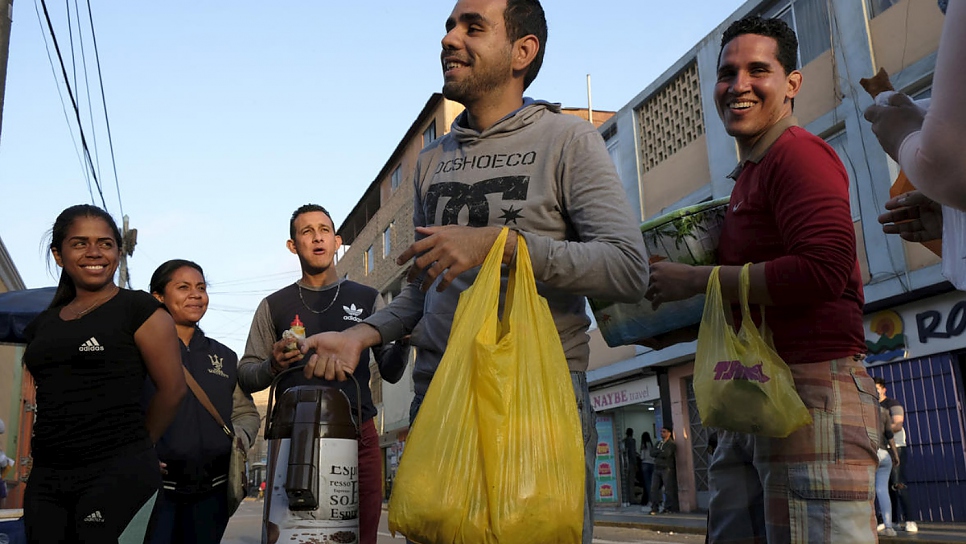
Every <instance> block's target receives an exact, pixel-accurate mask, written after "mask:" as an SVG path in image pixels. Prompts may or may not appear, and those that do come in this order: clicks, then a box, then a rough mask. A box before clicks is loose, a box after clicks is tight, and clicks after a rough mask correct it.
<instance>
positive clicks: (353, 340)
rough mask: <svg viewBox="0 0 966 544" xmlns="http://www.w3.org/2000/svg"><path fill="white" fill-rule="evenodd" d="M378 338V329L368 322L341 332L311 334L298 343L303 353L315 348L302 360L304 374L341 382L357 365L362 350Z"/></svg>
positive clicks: (309, 377)
mask: <svg viewBox="0 0 966 544" xmlns="http://www.w3.org/2000/svg"><path fill="white" fill-rule="evenodd" d="M380 341H381V336H380V335H379V331H377V330H376V329H375V328H374V327H372V326H370V325H365V324H362V325H355V326H353V327H351V328H348V329H346V330H344V331H342V332H323V333H319V334H313V335H312V336H309V337H308V338H306V339H305V340H303V341H301V342H300V343H299V349H300V350H301V352H302V353H303V354H305V353H308V352H309V351H312V350H315V353H314V354H313V355H312V356H311V357H309V360H308V362H307V363H305V371H304V372H305V377H306V379H311V378H312V377H316V378H323V379H326V380H329V381H332V380H338V381H340V382H344V381H345V380H346V379H347V377H346V375H347V374H352V373H353V372H355V370H356V366H358V364H359V358H360V357H361V356H362V352H363V350H365V349H366V348H369V347H372V346H375V345H377V344H379V343H380Z"/></svg>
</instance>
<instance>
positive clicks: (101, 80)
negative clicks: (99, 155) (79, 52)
mask: <svg viewBox="0 0 966 544" xmlns="http://www.w3.org/2000/svg"><path fill="white" fill-rule="evenodd" d="M75 2H76V0H75ZM87 18H88V19H89V20H90V24H91V42H92V43H93V44H94V60H95V61H96V62H97V82H98V84H99V85H100V88H101V107H103V108H104V124H105V125H106V126H107V145H108V147H109V148H110V151H111V168H112V169H113V171H114V188H115V189H117V205H118V207H120V209H121V216H122V217H123V216H124V203H123V202H122V201H121V184H120V181H119V180H118V178H117V162H116V161H115V159H114V139H113V138H112V137H111V119H110V117H108V115H107V98H106V97H105V96H104V77H103V74H102V72H101V56H100V54H99V53H98V51H97V34H96V33H95V32H94V16H93V14H91V2H90V0H87Z"/></svg>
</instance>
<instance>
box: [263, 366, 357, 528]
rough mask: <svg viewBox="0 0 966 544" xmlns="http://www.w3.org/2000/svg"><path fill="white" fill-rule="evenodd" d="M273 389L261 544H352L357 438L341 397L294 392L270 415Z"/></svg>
mask: <svg viewBox="0 0 966 544" xmlns="http://www.w3.org/2000/svg"><path fill="white" fill-rule="evenodd" d="M292 370H296V369H292ZM287 373H288V371H286V372H284V373H282V374H279V376H278V377H277V378H276V380H275V383H278V381H279V380H278V378H281V377H282V375H283V374H287ZM274 385H275V384H274V383H273V387H272V391H271V393H270V394H269V405H268V409H269V414H270V415H269V423H268V424H267V425H266V429H265V439H266V440H268V441H269V458H268V478H269V483H268V485H269V486H270V487H269V489H268V490H267V493H266V495H265V511H264V513H263V521H264V523H263V528H262V542H263V543H265V544H274V543H276V542H279V543H295V542H335V543H339V544H353V543H356V542H359V446H358V442H357V437H358V435H359V434H358V433H359V431H358V427H357V426H356V423H355V422H354V421H353V419H352V410H351V407H350V404H349V399H348V397H347V396H346V395H345V393H343V392H342V391H341V390H339V389H337V388H334V387H324V386H316V385H300V386H295V387H290V388H289V389H287V390H286V391H285V392H284V393H283V394H282V395H281V396H280V397H279V399H278V402H277V403H275V405H274V409H273V406H272V405H273V402H272V401H273V397H274Z"/></svg>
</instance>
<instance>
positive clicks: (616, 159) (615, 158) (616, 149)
mask: <svg viewBox="0 0 966 544" xmlns="http://www.w3.org/2000/svg"><path fill="white" fill-rule="evenodd" d="M607 154H608V155H610V160H611V161H612V162H613V163H614V169H615V170H617V177H618V178H620V177H621V152H620V141H619V140H618V139H617V138H614V139H613V140H611V141H609V142H607Z"/></svg>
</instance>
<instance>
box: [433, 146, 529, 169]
mask: <svg viewBox="0 0 966 544" xmlns="http://www.w3.org/2000/svg"><path fill="white" fill-rule="evenodd" d="M536 160H537V152H536V151H528V152H526V153H494V154H492V155H471V156H468V157H457V158H455V159H451V160H448V161H443V162H440V163H439V165H437V166H436V173H437V174H439V173H440V172H444V173H445V172H453V171H456V170H473V169H476V170H484V169H487V168H503V167H504V166H520V165H523V166H526V165H528V164H533V163H534V162H536Z"/></svg>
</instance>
